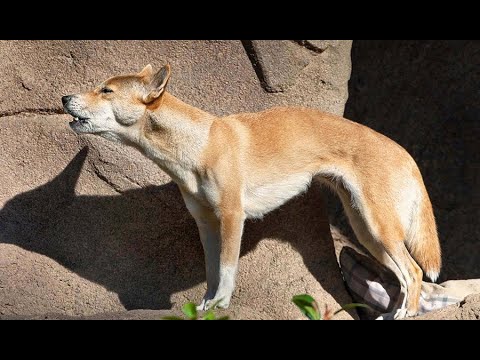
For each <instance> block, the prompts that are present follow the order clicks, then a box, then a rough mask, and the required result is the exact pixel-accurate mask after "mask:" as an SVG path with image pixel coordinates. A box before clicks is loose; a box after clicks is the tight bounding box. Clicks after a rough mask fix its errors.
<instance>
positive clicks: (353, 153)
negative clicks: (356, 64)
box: [62, 65, 441, 317]
mask: <svg viewBox="0 0 480 360" xmlns="http://www.w3.org/2000/svg"><path fill="white" fill-rule="evenodd" d="M169 77H170V67H169V66H168V65H166V66H164V67H163V68H161V69H160V70H159V71H158V72H156V73H154V72H153V70H152V67H151V66H150V65H148V66H146V67H145V68H144V69H143V70H142V71H141V72H140V73H138V74H135V75H125V76H117V77H113V78H110V79H108V80H106V81H105V82H103V83H102V84H101V85H99V86H98V87H97V88H95V89H94V90H92V91H90V92H87V93H83V94H78V95H70V96H64V97H63V98H62V102H63V105H64V109H65V111H66V112H67V113H69V114H70V115H72V116H73V117H74V121H73V122H71V123H70V126H71V128H72V129H73V130H74V131H75V132H76V133H79V134H97V135H100V136H102V137H104V138H107V139H109V140H114V141H118V142H120V143H123V144H126V145H130V146H133V147H135V148H137V149H138V150H139V151H141V152H142V153H143V154H144V155H145V156H147V157H148V158H150V159H151V160H153V161H154V162H155V163H156V164H157V165H158V166H160V168H161V169H162V170H164V171H165V172H166V173H167V174H169V175H170V176H171V177H172V179H173V180H174V181H175V182H176V183H177V184H178V186H179V188H180V191H181V193H182V195H183V198H184V200H185V203H186V206H187V208H188V210H189V211H190V213H191V214H192V216H193V217H194V218H195V221H196V223H197V226H198V230H199V232H200V239H201V241H202V244H203V248H204V251H205V263H206V275H207V293H206V295H205V297H204V299H203V301H202V303H201V305H200V306H199V308H200V309H208V308H210V307H211V306H212V305H213V304H217V306H219V307H223V308H225V307H227V306H228V305H229V303H230V298H231V296H232V292H233V290H234V286H235V276H236V272H237V264H238V258H239V253H240V241H241V237H242V231H243V224H244V221H245V219H246V218H260V217H262V216H263V215H264V214H266V213H268V212H269V211H271V210H273V209H276V208H278V207H279V206H281V205H282V204H284V203H285V202H287V201H288V200H289V199H291V198H292V197H294V196H297V195H298V194H300V193H302V192H304V191H305V190H306V189H307V188H308V186H309V185H310V183H311V181H312V180H313V179H318V180H320V181H321V182H322V183H324V184H327V185H328V186H329V187H331V188H332V189H333V190H334V191H335V192H336V193H337V194H338V195H339V197H340V199H341V201H342V204H343V206H344V208H345V211H346V213H347V215H348V217H349V219H350V223H351V225H352V227H353V229H354V231H355V234H356V235H357V237H358V240H359V241H360V242H361V243H362V244H363V245H364V246H365V247H366V248H367V249H368V250H369V251H370V252H371V253H372V255H373V256H374V257H375V258H376V259H377V260H379V261H380V262H381V263H382V264H384V265H385V266H387V267H388V268H390V269H391V270H392V271H393V272H394V273H395V274H396V275H397V277H398V278H399V280H400V283H401V286H402V293H403V294H404V296H403V299H402V301H401V303H399V304H398V306H397V308H398V309H397V311H396V313H395V317H404V316H406V315H407V314H408V315H414V314H415V313H416V312H417V309H418V301H419V295H420V290H421V283H422V270H421V269H420V267H419V266H418V265H417V262H418V264H420V266H421V267H422V268H423V270H424V271H425V272H426V274H427V276H428V277H430V279H432V280H434V281H435V280H436V279H437V277H438V274H439V272H440V265H441V264H440V263H441V258H440V245H439V241H438V236H437V230H436V226H435V219H434V216H433V211H432V206H431V204H430V200H429V197H428V194H427V191H426V189H425V185H424V184H423V180H422V176H421V174H420V171H419V169H418V167H417V165H416V164H415V161H414V160H413V159H412V158H411V157H410V155H409V154H408V153H407V152H406V151H405V150H404V149H403V148H402V147H401V146H400V145H398V144H396V143H395V142H394V141H392V140H390V139H389V138H387V137H385V136H383V135H381V134H379V133H376V132H375V131H373V130H371V129H369V128H367V127H365V126H362V125H360V124H357V123H354V122H352V121H349V120H346V119H343V118H341V117H338V116H334V115H331V114H327V113H324V112H321V111H318V110H313V109H307V108H293V107H279V108H273V109H270V110H266V111H263V112H259V113H252V114H236V115H230V116H227V117H223V118H219V117H216V116H214V115H211V114H208V113H206V112H204V111H202V110H200V109H197V108H195V107H192V106H190V105H187V104H185V103H184V102H182V101H180V100H179V99H177V98H175V97H174V96H172V95H170V94H169V93H167V92H166V91H165V88H166V85H167V82H168V80H169ZM407 249H408V250H407ZM410 254H412V255H410ZM412 256H413V258H415V259H416V261H415V260H414V259H413V258H412Z"/></svg>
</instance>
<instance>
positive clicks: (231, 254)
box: [205, 209, 245, 309]
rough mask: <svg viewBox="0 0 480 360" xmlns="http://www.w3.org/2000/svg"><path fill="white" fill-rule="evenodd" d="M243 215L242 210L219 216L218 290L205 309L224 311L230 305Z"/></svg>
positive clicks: (225, 212) (224, 212) (227, 212)
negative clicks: (215, 308) (220, 309)
mask: <svg viewBox="0 0 480 360" xmlns="http://www.w3.org/2000/svg"><path fill="white" fill-rule="evenodd" d="M244 221H245V214H244V212H243V211H242V210H240V209H238V210H235V211H223V212H222V214H221V216H220V268H219V270H220V271H219V282H218V289H217V291H216V294H215V296H214V298H213V299H211V300H208V301H207V302H206V303H205V309H209V308H211V307H212V306H215V307H219V308H222V309H226V308H227V307H228V306H229V305H230V299H231V297H232V293H233V290H234V289H235V277H236V275H237V267H238V258H239V256H240V243H241V239H242V233H243V224H244Z"/></svg>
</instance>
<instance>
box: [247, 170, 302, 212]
mask: <svg viewBox="0 0 480 360" xmlns="http://www.w3.org/2000/svg"><path fill="white" fill-rule="evenodd" d="M311 181H312V175H311V174H309V173H299V174H294V175H290V176H287V177H284V178H282V179H279V180H278V181H276V182H274V183H269V184H261V185H252V184H247V186H246V187H245V192H244V206H243V207H244V211H245V214H246V216H247V217H248V218H261V217H262V216H263V215H265V214H266V213H268V212H270V211H272V210H275V209H276V208H278V207H279V206H281V205H283V204H284V203H286V202H287V201H288V200H290V199H291V198H293V197H294V196H296V195H298V194H300V193H303V192H305V191H306V190H307V189H308V186H309V185H310V182H311Z"/></svg>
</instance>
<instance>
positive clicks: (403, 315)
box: [393, 309, 408, 320]
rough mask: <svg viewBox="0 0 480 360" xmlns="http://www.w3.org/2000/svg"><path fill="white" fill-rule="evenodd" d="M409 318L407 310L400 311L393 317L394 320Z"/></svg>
mask: <svg viewBox="0 0 480 360" xmlns="http://www.w3.org/2000/svg"><path fill="white" fill-rule="evenodd" d="M407 316H408V312H407V309H398V310H397V311H396V312H395V315H393V319H394V320H399V319H404V318H406V317H407Z"/></svg>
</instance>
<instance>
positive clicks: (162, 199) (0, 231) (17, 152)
mask: <svg viewBox="0 0 480 360" xmlns="http://www.w3.org/2000/svg"><path fill="white" fill-rule="evenodd" d="M288 43H290V42H288ZM350 43H351V42H346V43H345V46H344V47H343V48H342V49H343V50H339V51H338V52H337V53H336V54H334V53H329V52H328V51H325V52H324V53H322V54H315V53H312V52H311V51H308V50H307V49H305V48H303V47H302V46H300V45H298V44H294V43H292V44H291V45H293V46H294V47H293V48H292V51H295V52H296V51H298V52H299V54H301V55H295V54H294V55H293V56H305V55H306V56H308V61H309V65H308V66H307V67H306V68H304V69H303V70H302V71H300V72H299V73H298V74H297V80H298V81H297V82H295V83H294V84H293V85H292V86H291V87H289V88H288V89H286V91H285V92H283V93H281V94H269V93H267V92H265V91H264V89H263V88H262V86H261V83H260V80H259V79H258V78H257V76H256V73H255V70H254V68H253V67H252V64H251V62H250V60H249V58H248V55H247V53H246V51H245V49H244V47H243V46H242V42H241V41H0V74H1V77H0V95H1V96H0V154H1V157H0V179H1V183H0V207H1V209H0V267H1V271H0V314H3V315H5V316H7V315H20V316H27V315H35V316H40V317H42V316H43V314H52V313H57V314H60V315H55V316H62V314H63V315H67V316H90V315H93V314H98V313H103V312H107V313H112V312H117V313H118V312H119V313H122V314H123V311H125V310H133V309H170V308H173V311H178V309H179V308H180V307H181V305H183V304H184V303H185V302H187V301H191V300H192V301H198V300H199V299H200V298H201V297H202V295H203V292H204V290H205V282H204V279H205V274H204V261H203V255H202V251H201V245H200V242H199V239H198V234H197V230H196V226H195V223H194V221H193V219H192V218H191V216H190V215H189V214H188V212H187V210H186V209H185V205H184V204H183V201H182V199H181V196H180V194H179V191H178V189H177V186H176V185H175V184H173V183H172V182H171V181H170V178H169V177H168V176H167V175H166V174H164V173H163V172H162V171H160V170H159V168H158V167H157V166H156V165H154V164H153V163H152V162H151V161H150V160H148V159H146V158H144V157H143V156H142V155H140V154H139V153H138V152H136V151H135V150H133V149H130V148H127V147H123V146H119V145H116V144H113V143H110V142H107V141H106V140H103V139H100V138H96V137H93V136H81V137H77V136H75V135H74V134H73V133H72V132H71V130H70V129H69V128H68V126H67V121H68V118H69V117H68V116H64V115H55V114H56V113H61V101H60V97H61V96H62V95H66V94H70V93H75V92H79V91H83V90H85V89H88V88H90V87H92V86H94V85H95V84H97V83H98V82H100V81H102V80H104V79H105V78H106V77H108V76H112V75H116V74H120V73H125V72H137V71H139V70H140V69H142V68H143V66H144V65H145V64H147V63H152V64H153V65H154V66H156V67H158V66H159V65H160V64H161V63H163V62H165V61H168V62H169V63H171V65H172V69H173V73H172V78H171V81H170V83H169V90H170V91H171V92H172V93H173V94H174V95H176V96H178V97H180V98H181V99H183V100H184V101H187V102H189V103H191V104H193V105H196V106H198V107H201V108H203V109H205V110H207V111H211V112H213V113H215V114H218V115H221V114H227V113H232V112H240V111H256V110H260V109H263V108H267V107H270V106H273V105H280V104H283V105H286V104H289V105H307V106H315V107H319V108H322V109H325V110H328V111H331V112H335V113H338V114H341V113H342V112H343V108H344V104H345V101H346V94H347V81H348V78H349V75H350V59H349V52H347V49H348V50H349V46H350ZM288 46H290V45H288ZM274 50H275V49H271V51H272V52H274ZM342 51H343V52H342ZM273 57H274V56H273ZM294 70H295V69H292V71H294ZM286 71H289V70H288V69H286ZM295 71H296V70H295ZM327 83H328V84H330V85H329V86H330V87H329V89H328V90H325V91H322V92H319V91H318V90H319V89H324V88H325V84H327ZM29 113H31V114H30V115H29ZM322 208H323V207H322V194H321V192H320V190H319V189H318V188H315V187H314V188H312V189H311V190H310V192H309V193H308V194H307V195H306V196H304V197H301V198H298V199H295V200H293V201H292V202H290V203H289V204H287V205H286V206H285V207H283V208H282V209H280V210H278V211H276V212H274V213H272V214H270V215H268V216H267V217H266V218H265V219H264V220H263V221H257V222H248V223H247V225H246V229H245V236H244V241H243V245H242V258H241V260H240V270H239V275H238V287H237V290H236V292H235V294H234V298H233V302H232V306H231V308H230V309H229V310H228V312H229V314H231V315H232V317H234V318H239V319H240V318H256V319H260V318H301V315H300V313H299V311H298V310H297V309H296V308H295V307H294V305H292V304H291V302H290V299H291V297H292V296H293V295H295V294H298V293H304V292H309V293H311V294H312V295H314V296H315V297H317V298H318V300H319V302H320V303H321V304H324V305H328V306H329V307H331V308H338V307H339V305H340V304H343V303H348V302H350V301H351V300H350V298H349V296H348V294H347V293H346V291H345V288H344V285H343V281H342V279H341V275H340V272H339V270H338V267H337V265H336V263H335V256H334V250H333V244H332V239H331V236H330V232H329V227H328V222H327V217H326V215H325V213H324V211H323V210H322ZM49 316H53V315H49ZM100 316H102V315H100ZM105 316H107V315H105ZM155 316H156V315H155ZM47 317H48V316H47ZM342 317H343V318H351V317H350V316H349V315H347V314H343V315H342Z"/></svg>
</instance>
